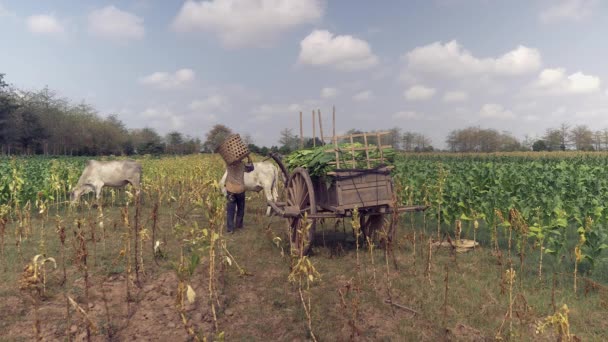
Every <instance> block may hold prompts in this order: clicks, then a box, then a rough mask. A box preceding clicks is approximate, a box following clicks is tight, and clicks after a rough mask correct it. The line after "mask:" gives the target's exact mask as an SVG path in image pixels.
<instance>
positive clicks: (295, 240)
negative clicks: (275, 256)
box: [284, 167, 317, 255]
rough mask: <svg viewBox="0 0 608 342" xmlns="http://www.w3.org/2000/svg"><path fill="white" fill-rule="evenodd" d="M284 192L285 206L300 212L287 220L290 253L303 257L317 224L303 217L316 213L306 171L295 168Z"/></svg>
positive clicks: (315, 205) (313, 195) (312, 219)
mask: <svg viewBox="0 0 608 342" xmlns="http://www.w3.org/2000/svg"><path fill="white" fill-rule="evenodd" d="M284 191H285V194H286V196H285V197H286V200H287V205H288V206H290V207H293V208H297V209H298V210H299V212H300V215H298V216H295V217H290V218H288V219H287V220H288V221H289V239H290V242H291V248H292V251H294V252H297V253H298V254H301V255H305V254H307V253H308V252H309V250H310V245H311V243H312V240H313V237H314V233H315V226H316V223H317V220H316V219H315V218H308V217H307V218H306V220H305V219H304V216H305V215H311V214H316V213H317V203H316V200H315V192H314V189H313V185H312V180H311V179H310V175H309V174H308V171H306V169H303V168H300V167H298V168H296V169H295V170H294V171H293V173H292V174H291V176H290V177H289V179H288V180H287V186H286V187H285V190H284Z"/></svg>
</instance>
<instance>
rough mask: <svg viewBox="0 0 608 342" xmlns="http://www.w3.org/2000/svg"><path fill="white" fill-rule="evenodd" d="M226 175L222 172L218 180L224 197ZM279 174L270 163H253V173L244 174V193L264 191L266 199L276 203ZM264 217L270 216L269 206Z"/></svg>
mask: <svg viewBox="0 0 608 342" xmlns="http://www.w3.org/2000/svg"><path fill="white" fill-rule="evenodd" d="M227 174H228V173H227V172H224V176H223V177H222V179H221V180H220V188H221V189H222V193H223V194H224V195H226V185H225V183H226V176H227ZM279 174H280V172H279V169H278V168H277V167H276V166H275V165H274V164H272V163H267V162H259V163H253V171H251V172H245V191H255V192H260V191H262V190H264V195H266V199H267V200H268V201H273V202H276V201H277V200H278V198H279V192H278V190H277V187H278V184H277V182H278V181H279ZM266 216H270V206H268V207H267V208H266Z"/></svg>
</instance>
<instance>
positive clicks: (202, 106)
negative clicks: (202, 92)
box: [189, 95, 228, 112]
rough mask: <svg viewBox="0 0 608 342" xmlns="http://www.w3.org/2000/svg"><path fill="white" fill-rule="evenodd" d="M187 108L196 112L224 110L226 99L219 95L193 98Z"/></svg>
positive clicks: (226, 104) (226, 105) (226, 103)
mask: <svg viewBox="0 0 608 342" xmlns="http://www.w3.org/2000/svg"><path fill="white" fill-rule="evenodd" d="M189 108H190V109H191V110H193V111H197V112H208V111H224V110H226V109H227V108H228V100H227V99H226V98H225V97H223V96H221V95H211V96H209V97H207V98H206V99H204V100H194V101H192V102H191V103H190V106H189Z"/></svg>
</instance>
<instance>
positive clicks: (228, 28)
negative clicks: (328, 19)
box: [172, 0, 324, 47]
mask: <svg viewBox="0 0 608 342" xmlns="http://www.w3.org/2000/svg"><path fill="white" fill-rule="evenodd" d="M323 11H324V8H323V4H322V2H321V1H320V0H257V1H251V0H211V1H192V0H188V1H186V2H185V3H184V4H183V5H182V7H181V9H180V11H179V13H178V14H177V16H176V17H175V19H174V20H173V24H172V26H173V28H174V29H175V30H176V31H179V32H189V31H208V32H213V33H215V34H217V35H218V36H219V38H220V40H221V42H222V43H223V44H224V46H227V47H243V46H263V45H267V44H268V43H269V42H272V41H273V40H275V39H276V38H277V37H278V36H279V35H280V34H281V33H282V32H284V31H287V30H290V29H293V28H294V27H297V26H300V25H303V24H309V23H313V22H315V21H316V20H318V19H319V18H321V17H322V16H323Z"/></svg>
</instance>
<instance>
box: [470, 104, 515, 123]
mask: <svg viewBox="0 0 608 342" xmlns="http://www.w3.org/2000/svg"><path fill="white" fill-rule="evenodd" d="M479 116H480V117H482V118H489V119H514V118H515V114H513V112H512V111H510V110H507V109H505V108H504V107H503V106H501V105H499V104H496V103H487V104H484V105H483V106H482V107H481V110H480V111H479Z"/></svg>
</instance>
